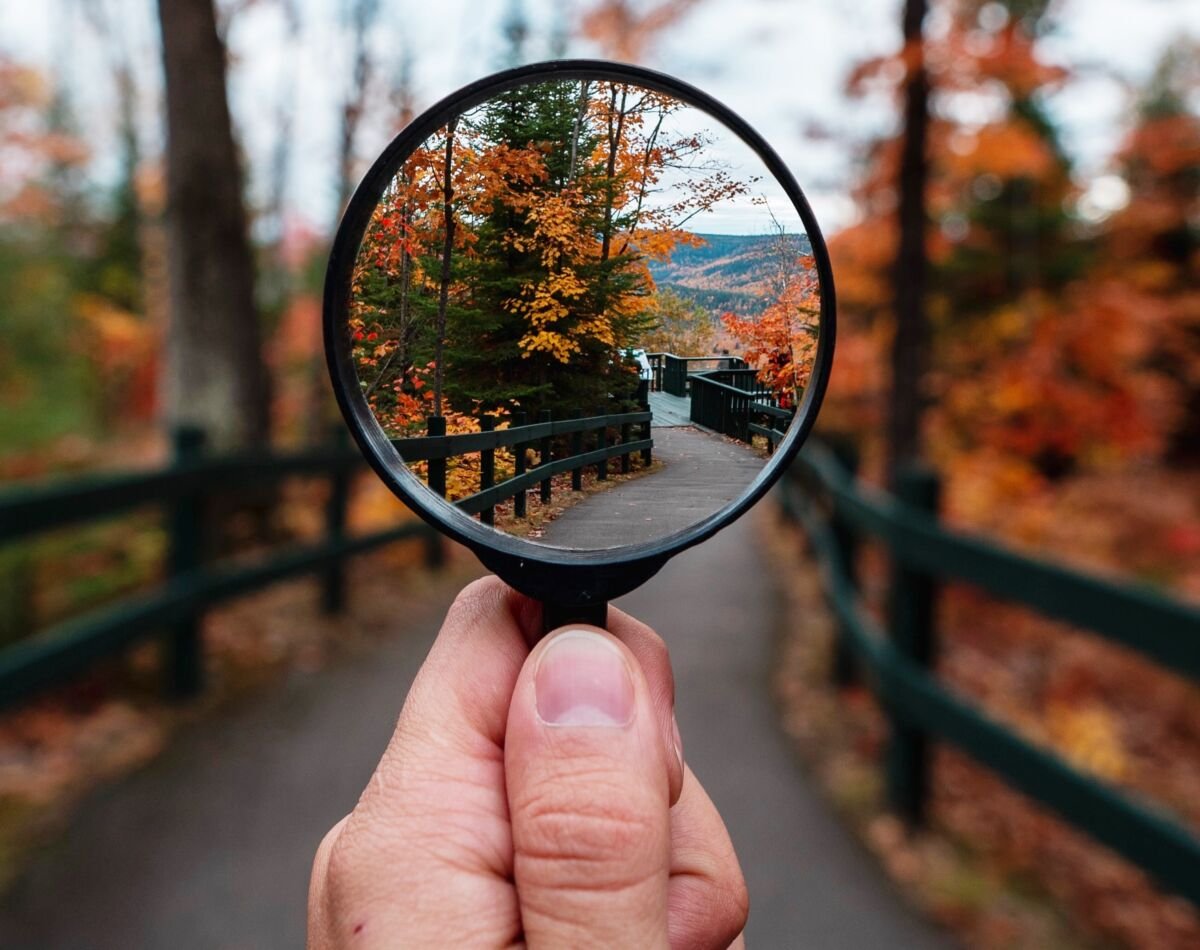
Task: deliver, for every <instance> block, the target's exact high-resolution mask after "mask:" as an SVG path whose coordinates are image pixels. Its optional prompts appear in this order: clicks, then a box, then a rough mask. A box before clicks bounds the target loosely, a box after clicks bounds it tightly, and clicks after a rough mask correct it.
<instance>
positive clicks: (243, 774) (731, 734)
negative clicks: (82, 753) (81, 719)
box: [0, 518, 949, 950]
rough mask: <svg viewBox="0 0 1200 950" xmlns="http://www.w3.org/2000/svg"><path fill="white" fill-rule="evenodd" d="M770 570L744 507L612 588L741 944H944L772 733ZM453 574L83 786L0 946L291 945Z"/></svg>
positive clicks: (14, 897)
mask: <svg viewBox="0 0 1200 950" xmlns="http://www.w3.org/2000/svg"><path fill="white" fill-rule="evenodd" d="M769 576H770V574H769V572H768V571H767V570H766V569H765V568H764V566H763V565H762V564H761V563H760V562H759V559H758V555H757V554H756V547H755V538H754V532H753V529H752V526H751V525H750V524H748V519H745V518H744V519H742V520H741V521H739V522H737V523H736V524H734V525H733V526H731V527H730V528H729V529H727V530H725V531H723V532H721V533H720V534H718V535H717V536H716V537H714V538H712V539H711V540H709V541H708V542H706V543H705V544H702V545H699V546H698V547H696V548H693V549H691V550H690V551H687V552H686V553H684V554H683V555H681V556H680V557H678V558H676V559H675V560H674V561H672V562H671V563H670V564H668V565H667V567H666V568H665V569H664V570H663V571H662V572H661V573H660V574H659V575H658V576H657V577H655V578H653V579H652V580H651V581H650V582H649V583H647V584H646V585H645V586H644V587H642V588H641V589H640V590H638V591H635V592H634V593H633V594H631V595H629V596H628V597H626V598H624V599H623V600H622V601H621V606H622V607H624V608H626V609H628V610H630V611H631V612H633V613H635V614H637V615H638V616H639V617H641V618H642V619H643V620H645V621H647V622H648V623H651V624H652V625H654V626H655V627H656V628H657V629H658V630H659V631H661V632H662V633H663V635H664V637H665V638H666V639H667V641H668V643H669V645H670V647H671V653H672V659H673V662H674V666H675V670H676V681H677V690H676V692H677V697H678V718H679V725H680V731H681V733H682V736H683V746H684V754H685V756H686V758H687V760H688V762H689V764H690V765H691V767H692V768H693V769H694V771H695V772H696V774H697V775H698V776H699V778H700V781H701V782H702V783H703V784H704V785H705V787H706V788H707V789H708V791H709V794H710V795H711V796H712V798H713V800H714V801H715V802H716V804H717V807H718V808H719V809H720V811H721V813H722V814H723V815H724V817H725V820H726V822H727V824H728V826H729V830H730V832H731V834H732V837H733V841H734V845H735V846H736V848H737V852H738V856H739V858H740V859H741V863H742V867H743V869H744V871H745V874H746V878H747V881H748V883H749V888H750V900H751V905H752V906H751V915H750V923H749V926H748V928H747V942H748V945H749V946H751V947H766V948H775V947H809V948H817V950H840V948H847V950H851V948H853V950H862V948H877V947H888V948H921V950H924V948H934V947H938V948H940V947H946V946H948V945H949V944H948V941H946V940H945V938H943V937H942V936H940V935H939V934H938V933H936V932H935V931H934V929H933V928H932V927H931V926H930V925H928V924H926V923H925V922H923V921H921V920H919V919H917V918H916V917H915V916H913V915H912V914H911V913H910V912H909V910H908V909H907V908H906V907H905V906H904V905H903V904H902V903H901V901H900V899H899V897H898V896H897V895H896V894H895V893H894V892H893V891H892V889H891V888H890V886H889V885H888V883H887V882H886V880H885V878H884V877H883V875H882V873H881V872H880V870H879V869H878V868H877V867H876V866H875V864H874V862H873V861H872V859H871V858H870V857H869V856H868V855H867V853H866V852H865V851H864V850H863V849H862V848H861V847H860V846H859V845H858V844H857V843H856V842H855V841H854V840H853V839H852V837H851V836H850V834H849V833H848V832H847V831H846V830H845V829H844V828H842V827H841V826H840V825H839V824H838V823H837V821H836V820H835V819H834V818H833V816H832V814H831V813H830V811H829V809H828V807H827V806H826V804H825V803H824V802H823V801H821V800H820V799H819V797H818V796H817V795H816V793H815V792H813V791H812V790H811V789H810V788H809V787H808V786H807V785H806V783H805V777H804V774H803V772H802V771H801V770H800V769H799V767H798V766H797V763H796V760H795V758H794V756H793V754H792V750H791V748H790V747H789V743H788V740H787V739H786V738H785V737H784V735H783V734H782V732H781V730H780V729H779V726H778V720H777V711H776V709H775V707H774V703H773V702H772V701H771V698H770V692H769V677H770V670H771V660H772V657H771V642H772V632H773V630H774V629H775V627H776V621H777V619H778V618H777V615H776V612H777V610H778V601H777V598H776V597H775V596H774V595H773V593H772V591H771V590H770V588H769V586H768V585H769V580H768V578H769ZM450 586H451V585H449V584H447V583H445V582H444V581H443V582H436V581H435V582H433V584H432V585H431V588H430V590H429V591H427V592H426V593H425V594H424V595H422V596H421V597H420V598H416V600H419V601H421V602H419V603H413V600H414V599H413V598H409V599H408V600H407V601H406V602H405V601H398V602H397V604H396V609H395V616H396V617H397V618H398V620H397V623H398V624H400V623H403V624H404V629H403V630H402V632H401V634H400V635H398V636H397V637H396V638H395V639H394V640H392V641H390V642H388V643H386V644H385V645H384V646H382V647H381V648H379V649H378V650H374V651H372V652H370V653H369V654H368V655H363V656H359V657H357V658H355V659H352V660H348V661H346V662H344V663H342V664H340V665H338V666H335V667H334V668H332V669H329V670H326V671H324V672H321V673H318V674H314V675H298V676H296V677H295V678H294V679H293V680H292V681H291V682H290V683H289V684H288V685H286V686H283V687H280V688H278V689H277V690H275V691H273V692H271V693H270V694H267V695H263V696H261V697H259V698H257V699H256V700H254V701H252V702H247V703H245V704H242V705H239V706H237V707H235V708H231V709H229V710H227V711H226V712H225V713H224V714H223V715H221V716H218V717H216V718H213V719H209V720H207V721H204V722H199V723H196V724H195V725H193V726H191V727H189V728H187V729H185V730H183V731H182V732H181V733H180V734H179V735H178V736H177V737H176V740H175V741H174V742H173V744H172V745H171V747H170V748H169V749H168V750H167V751H166V752H165V753H164V754H163V756H162V757H161V758H160V759H158V760H157V761H156V762H154V763H153V764H152V765H150V766H149V767H147V768H146V769H144V770H142V771H141V772H139V773H138V774H136V775H132V776H130V777H128V778H126V779H125V780H123V781H120V782H118V783H116V784H115V785H113V786H112V787H110V788H107V789H104V790H102V791H100V792H98V793H97V794H95V795H93V796H92V797H91V798H90V800H89V801H87V802H86V803H85V805H84V807H83V808H82V809H81V810H80V812H79V813H78V815H77V816H76V820H75V821H74V823H73V824H72V826H71V828H70V829H69V831H68V833H67V834H65V835H64V836H63V838H62V839H61V840H60V841H58V842H57V843H56V844H55V845H54V846H53V847H51V848H49V849H47V850H46V852H45V853H43V854H42V855H41V856H40V858H39V859H38V860H37V861H36V862H35V866H34V867H33V868H32V871H31V873H30V874H29V875H28V876H27V877H26V879H25V880H24V881H23V882H22V883H21V884H20V885H19V886H18V887H17V888H16V889H15V891H14V892H13V893H12V894H10V895H9V898H8V899H7V901H6V903H5V904H4V906H3V908H0V947H14V948H16V947H20V948H25V947H37V948H40V950H59V948H64V950H65V948H71V950H77V948H89V950H110V948H112V950H117V948H120V950H127V948H132V947H136V948H139V950H140V948H147V950H157V948H169V950H218V948H242V947H254V948H266V950H272V948H290V947H302V946H303V945H304V926H305V901H306V890H307V885H308V874H309V865H310V862H311V860H312V855H313V852H314V851H315V849H316V846H317V843H318V842H319V841H320V840H321V837H322V836H323V835H324V833H325V831H326V830H327V829H328V828H329V827H330V826H332V825H333V824H334V822H336V821H337V820H338V819H339V818H341V817H342V816H343V815H345V814H346V813H347V812H348V811H349V810H350V809H351V808H352V807H353V806H354V803H355V801H356V800H357V798H358V794H359V792H360V791H361V790H362V788H363V786H364V785H365V784H366V782H367V780H368V778H369V777H370V774H371V772H372V770H373V768H374V766H375V763H376V761H377V760H378V757H379V755H380V753H381V751H382V750H383V747H384V745H385V743H386V741H387V738H388V735H389V733H390V732H391V729H392V724H393V722H394V721H395V717H396V714H397V712H398V710H399V708H400V704H401V703H402V701H403V698H404V694H405V692H406V690H407V688H408V685H409V683H410V682H411V679H412V677H413V675H414V674H415V673H416V670H417V668H418V667H419V665H420V663H421V660H422V659H423V657H424V655H425V653H426V651H427V650H428V648H429V644H430V643H431V641H432V639H433V636H434V633H435V631H436V629H437V625H438V623H439V622H440V617H441V614H442V613H443V612H444V609H445V606H446V601H447V600H448V598H449V597H450V596H451V595H452V593H453V592H452V590H451V589H450Z"/></svg>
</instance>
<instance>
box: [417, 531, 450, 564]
mask: <svg viewBox="0 0 1200 950" xmlns="http://www.w3.org/2000/svg"><path fill="white" fill-rule="evenodd" d="M422 528H423V530H424V532H425V566H426V567H427V568H429V569H430V570H436V569H437V568H439V567H442V566H443V565H444V564H445V563H446V539H445V538H443V537H442V532H440V531H438V530H437V529H436V528H431V527H429V526H428V525H423V526H422Z"/></svg>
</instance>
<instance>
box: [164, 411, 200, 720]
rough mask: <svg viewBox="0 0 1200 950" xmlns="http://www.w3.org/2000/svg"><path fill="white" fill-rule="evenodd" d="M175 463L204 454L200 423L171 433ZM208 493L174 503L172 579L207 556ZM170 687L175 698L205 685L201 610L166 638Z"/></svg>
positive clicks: (169, 568) (179, 464)
mask: <svg viewBox="0 0 1200 950" xmlns="http://www.w3.org/2000/svg"><path fill="white" fill-rule="evenodd" d="M171 441H172V445H173V450H174V463H175V466H176V467H182V466H185V465H188V464H190V463H192V462H195V461H197V460H199V459H200V457H201V456H202V455H203V454H204V443H205V433H204V430H203V429H200V428H197V427H196V426H179V427H178V428H176V429H175V431H174V432H173V433H172V435H171ZM203 507H204V496H203V493H202V492H200V491H194V492H188V493H187V494H185V495H182V496H180V497H179V498H177V499H175V501H174V502H172V504H171V507H170V515H169V518H170V522H169V530H170V548H169V552H168V559H167V573H168V575H169V576H170V580H171V582H175V581H176V580H178V579H179V578H181V577H185V576H187V575H189V574H191V573H192V572H194V571H195V570H197V569H198V568H199V567H200V565H201V563H202V561H203V557H204V533H203V532H204V513H203ZM165 672H166V681H167V682H166V687H167V692H168V693H169V695H170V696H171V697H172V698H173V699H188V698H190V697H192V696H195V695H196V694H197V693H199V692H200V690H201V689H202V688H203V686H204V644H203V642H202V640H201V636H200V614H199V612H198V611H197V612H193V613H191V614H189V615H188V616H187V617H186V618H183V619H181V620H179V621H178V622H176V623H175V625H174V626H173V627H172V628H171V630H170V633H169V634H168V636H167V642H166V670H165Z"/></svg>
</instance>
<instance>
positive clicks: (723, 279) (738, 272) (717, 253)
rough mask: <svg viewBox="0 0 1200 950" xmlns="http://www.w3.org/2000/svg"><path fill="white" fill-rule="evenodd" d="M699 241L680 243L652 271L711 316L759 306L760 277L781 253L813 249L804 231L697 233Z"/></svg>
mask: <svg viewBox="0 0 1200 950" xmlns="http://www.w3.org/2000/svg"><path fill="white" fill-rule="evenodd" d="M698 237H701V238H703V239H704V241H705V243H704V244H703V245H701V246H700V247H680V248H678V249H677V250H676V251H675V253H674V254H673V255H672V257H671V260H670V261H669V262H668V263H665V264H663V263H652V264H651V265H650V272H651V274H652V275H653V277H654V282H655V283H656V284H658V286H659V287H660V288H670V289H671V290H674V291H675V292H676V293H677V294H679V295H680V296H681V297H685V298H687V299H688V300H694V301H695V302H696V303H697V304H699V305H700V306H702V307H704V308H705V309H706V310H708V311H709V312H710V313H712V314H713V316H714V317H715V316H718V315H719V314H722V313H725V312H726V311H733V312H734V313H742V314H745V313H753V312H755V311H756V310H760V309H761V308H762V296H761V295H762V292H763V289H764V287H763V281H764V279H765V278H766V276H767V274H768V273H770V272H773V270H774V268H775V267H776V266H777V264H776V262H777V261H778V259H779V255H780V254H786V255H788V256H790V257H800V256H801V255H804V254H810V253H812V247H811V245H810V244H809V242H808V238H807V237H806V236H805V235H802V234H788V235H783V236H780V235H758V234H701V235H698Z"/></svg>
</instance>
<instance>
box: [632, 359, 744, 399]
mask: <svg viewBox="0 0 1200 950" xmlns="http://www.w3.org/2000/svg"><path fill="white" fill-rule="evenodd" d="M646 359H647V360H648V361H649V363H650V389H651V390H652V391H654V392H664V393H667V394H668V395H671V396H682V397H686V396H688V395H689V394H690V393H691V380H692V377H693V376H694V375H695V374H696V373H699V372H703V371H705V370H713V369H738V368H744V367H745V366H746V361H745V360H744V359H742V358H741V357H740V356H677V355H676V354H674V353H647V354H646Z"/></svg>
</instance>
